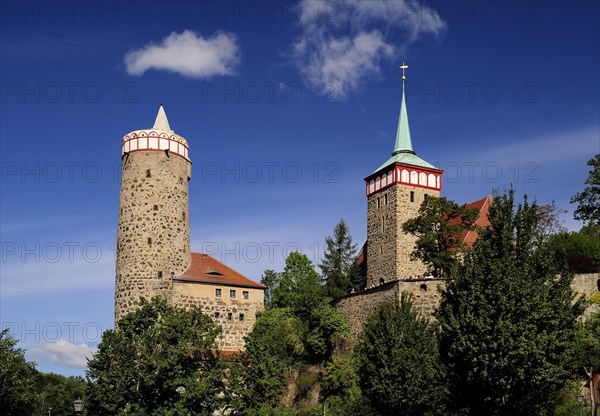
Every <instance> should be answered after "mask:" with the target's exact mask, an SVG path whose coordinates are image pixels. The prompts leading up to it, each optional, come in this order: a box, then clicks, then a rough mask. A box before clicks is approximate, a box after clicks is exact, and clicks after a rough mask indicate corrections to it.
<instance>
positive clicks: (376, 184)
mask: <svg viewBox="0 0 600 416" xmlns="http://www.w3.org/2000/svg"><path fill="white" fill-rule="evenodd" d="M379 188H381V178H380V177H379V176H378V177H377V179H375V190H376V191H378V190H379Z"/></svg>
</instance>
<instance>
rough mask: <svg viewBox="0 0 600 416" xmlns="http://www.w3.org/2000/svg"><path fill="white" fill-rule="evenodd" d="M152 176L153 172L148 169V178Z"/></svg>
mask: <svg viewBox="0 0 600 416" xmlns="http://www.w3.org/2000/svg"><path fill="white" fill-rule="evenodd" d="M151 176H152V173H151V172H150V169H147V170H146V178H150V177H151Z"/></svg>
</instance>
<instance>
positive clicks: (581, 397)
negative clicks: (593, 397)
mask: <svg viewBox="0 0 600 416" xmlns="http://www.w3.org/2000/svg"><path fill="white" fill-rule="evenodd" d="M577 401H578V402H579V414H580V416H583V394H581V393H579V394H578V395H577Z"/></svg>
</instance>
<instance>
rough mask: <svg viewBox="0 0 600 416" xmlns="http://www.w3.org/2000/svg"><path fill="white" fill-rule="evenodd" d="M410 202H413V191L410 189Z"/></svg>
mask: <svg viewBox="0 0 600 416" xmlns="http://www.w3.org/2000/svg"><path fill="white" fill-rule="evenodd" d="M410 202H415V192H414V191H410Z"/></svg>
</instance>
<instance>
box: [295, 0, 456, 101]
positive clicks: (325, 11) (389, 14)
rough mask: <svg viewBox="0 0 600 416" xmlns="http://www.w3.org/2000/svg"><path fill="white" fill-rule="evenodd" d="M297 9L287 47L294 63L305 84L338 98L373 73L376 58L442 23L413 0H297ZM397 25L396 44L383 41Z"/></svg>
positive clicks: (438, 28) (388, 55)
mask: <svg viewBox="0 0 600 416" xmlns="http://www.w3.org/2000/svg"><path fill="white" fill-rule="evenodd" d="M300 7H301V16H300V25H301V27H302V33H301V35H300V36H299V37H298V38H297V39H296V42H295V43H294V49H293V54H294V60H295V63H296V66H297V68H298V69H299V70H300V72H301V74H302V75H303V77H304V80H305V82H306V83H307V84H308V85H309V86H310V87H311V88H316V89H317V90H321V89H323V92H324V93H328V94H335V96H336V98H338V99H346V98H347V97H348V95H349V94H350V93H351V92H353V91H356V90H358V89H359V88H360V87H361V85H362V84H363V83H364V82H365V80H366V79H367V78H372V77H377V76H378V75H379V73H380V63H381V61H382V60H384V59H390V58H392V57H393V56H394V55H395V54H397V53H399V52H401V51H402V50H403V48H404V47H405V46H406V45H407V44H408V43H410V42H413V41H415V40H417V39H418V38H419V37H420V36H421V35H423V34H432V35H434V36H436V35H438V34H439V33H440V32H441V31H442V30H443V29H444V28H445V26H446V24H445V23H444V22H443V21H442V19H441V18H440V16H439V15H438V14H437V12H435V11H434V10H433V9H430V8H428V7H425V6H421V5H420V4H419V3H418V2H415V1H404V0H398V1H388V0H370V1H361V0H341V1H337V2H331V1H315V0H303V2H302V3H301V5H300ZM397 29H400V30H403V31H406V32H408V37H407V39H406V42H405V43H404V44H402V45H399V46H397V45H394V44H392V42H391V41H390V40H389V39H387V38H388V37H389V35H390V34H393V33H394V32H395V31H396V30H397ZM342 33H345V34H342ZM384 33H385V34H386V35H384Z"/></svg>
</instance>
